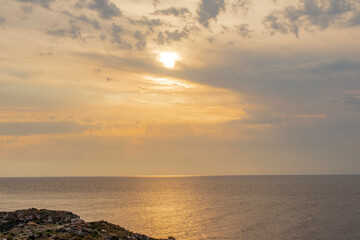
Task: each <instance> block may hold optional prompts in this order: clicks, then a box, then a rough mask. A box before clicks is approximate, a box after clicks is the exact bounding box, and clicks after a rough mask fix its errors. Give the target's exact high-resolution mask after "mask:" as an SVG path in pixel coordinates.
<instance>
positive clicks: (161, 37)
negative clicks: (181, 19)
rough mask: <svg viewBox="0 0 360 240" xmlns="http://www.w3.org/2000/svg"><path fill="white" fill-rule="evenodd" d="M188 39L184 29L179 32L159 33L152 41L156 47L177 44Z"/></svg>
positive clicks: (187, 32)
mask: <svg viewBox="0 0 360 240" xmlns="http://www.w3.org/2000/svg"><path fill="white" fill-rule="evenodd" d="M188 37H189V30H188V29H187V28H184V29H183V30H181V31H179V30H178V29H176V30H174V31H168V30H166V31H165V32H159V33H158V35H157V38H156V39H154V41H155V42H156V43H157V44H158V45H164V44H170V43H172V42H179V41H181V40H182V39H187V38H188Z"/></svg>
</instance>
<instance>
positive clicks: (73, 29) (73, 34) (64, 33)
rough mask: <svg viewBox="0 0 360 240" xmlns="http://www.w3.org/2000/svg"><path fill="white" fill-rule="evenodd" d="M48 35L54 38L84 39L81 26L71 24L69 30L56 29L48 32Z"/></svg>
mask: <svg viewBox="0 0 360 240" xmlns="http://www.w3.org/2000/svg"><path fill="white" fill-rule="evenodd" d="M45 33H46V34H48V35H50V36H53V37H70V38H72V39H82V40H83V38H82V36H81V29H80V27H79V26H77V25H74V24H71V26H70V28H69V29H64V28H56V29H50V30H46V32H45Z"/></svg>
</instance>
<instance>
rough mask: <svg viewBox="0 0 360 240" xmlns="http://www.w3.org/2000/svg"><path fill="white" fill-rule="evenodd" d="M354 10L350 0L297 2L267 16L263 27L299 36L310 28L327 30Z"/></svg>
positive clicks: (302, 0) (304, 0)
mask: <svg viewBox="0 0 360 240" xmlns="http://www.w3.org/2000/svg"><path fill="white" fill-rule="evenodd" d="M354 9H356V5H355V4H354V2H353V1H352V0H323V1H320V0H299V1H298V4H297V5H291V6H286V7H285V8H284V9H282V10H275V11H274V12H272V13H270V14H269V15H267V16H266V17H265V18H264V20H263V23H264V25H265V27H267V28H268V29H270V30H271V31H272V34H274V33H275V32H280V33H284V34H286V33H289V32H291V33H293V34H295V35H296V36H297V37H298V36H299V30H300V29H301V28H304V29H306V30H309V29H310V28H311V27H312V26H315V27H318V28H319V29H321V30H325V29H327V28H328V27H329V26H330V25H331V24H333V23H335V22H336V20H337V19H340V18H341V17H343V16H344V15H345V14H347V13H348V12H350V11H352V10H354Z"/></svg>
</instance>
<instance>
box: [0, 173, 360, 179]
mask: <svg viewBox="0 0 360 240" xmlns="http://www.w3.org/2000/svg"><path fill="white" fill-rule="evenodd" d="M357 175H360V173H327V174H219V175H199V174H198V175H192V174H153V175H151V174H150V175H118V176H114V175H111V176H100V175H99V176H96V175H93V176H8V177H2V176H0V178H185V177H251V176H254V177H256V176H259V177H260V176H264V177H265V176H269V177H270V176H274V177H276V176H357Z"/></svg>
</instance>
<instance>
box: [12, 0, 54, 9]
mask: <svg viewBox="0 0 360 240" xmlns="http://www.w3.org/2000/svg"><path fill="white" fill-rule="evenodd" d="M17 1H18V2H23V3H33V4H37V5H40V6H42V7H44V8H48V9H49V8H50V5H51V3H53V2H55V0H17Z"/></svg>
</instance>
